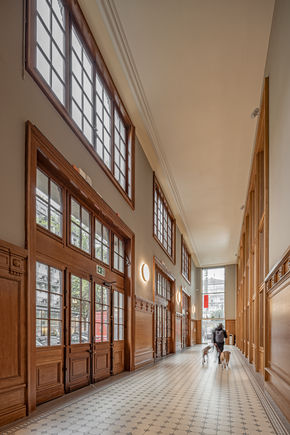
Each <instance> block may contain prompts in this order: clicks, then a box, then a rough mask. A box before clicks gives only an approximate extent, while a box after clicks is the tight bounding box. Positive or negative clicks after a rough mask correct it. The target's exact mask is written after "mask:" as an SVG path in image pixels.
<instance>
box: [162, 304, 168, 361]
mask: <svg viewBox="0 0 290 435" xmlns="http://www.w3.org/2000/svg"><path fill="white" fill-rule="evenodd" d="M166 331H167V316H166V307H165V306H162V307H161V335H162V337H161V356H165V355H166V354H167V338H166Z"/></svg>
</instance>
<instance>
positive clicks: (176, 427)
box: [2, 346, 287, 435]
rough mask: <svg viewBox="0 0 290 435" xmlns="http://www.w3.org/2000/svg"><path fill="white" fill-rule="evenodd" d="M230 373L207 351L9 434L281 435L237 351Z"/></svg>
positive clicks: (77, 400)
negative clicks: (204, 356) (205, 354)
mask: <svg viewBox="0 0 290 435" xmlns="http://www.w3.org/2000/svg"><path fill="white" fill-rule="evenodd" d="M231 356H232V358H231V361H230V367H229V369H224V370H223V369H222V368H221V366H218V365H217V362H216V361H215V355H214V354H213V353H212V354H211V355H210V360H209V363H208V364H205V365H204V366H202V365H201V346H195V347H194V348H191V349H188V350H186V351H184V352H182V353H179V354H177V355H174V356H170V357H169V358H166V359H165V360H163V361H160V362H158V363H157V364H155V365H154V366H153V367H149V368H147V369H144V370H142V371H139V372H136V373H133V374H129V375H126V376H123V377H121V378H117V379H116V380H115V381H113V382H110V383H109V384H107V385H105V386H104V385H102V384H100V386H98V384H96V385H95V386H91V387H89V388H87V389H86V390H82V393H81V396H79V397H76V396H71V395H67V396H66V397H65V398H64V399H61V401H54V402H52V403H51V405H50V407H49V410H47V405H46V408H45V406H44V407H43V408H42V409H43V412H42V410H41V407H39V408H38V415H36V416H32V417H30V418H28V419H26V420H25V421H22V423H19V424H18V425H16V426H13V427H11V428H9V429H8V430H6V431H5V432H2V433H3V434H12V433H13V434H17V435H24V434H57V435H58V434H63V435H64V434H102V435H103V434H104V435H105V434H114V433H121V434H134V435H135V434H136V435H137V434H138V435H139V434H144V433H146V435H147V434H176V435H179V434H188V433H193V434H201V435H217V434H221V435H224V434H245V435H246V434H259V433H262V434H263V435H266V434H275V433H287V432H280V431H278V432H276V431H275V429H274V428H273V426H272V424H271V422H270V420H269V418H268V416H267V413H266V411H265V409H264V406H263V405H262V402H261V400H262V399H261V400H260V398H259V397H258V395H257V393H256V389H255V388H254V385H253V379H252V380H251V381H250V378H249V376H250V373H249V372H248V371H247V370H246V369H245V368H244V363H243V360H242V358H241V357H240V356H239V355H238V351H237V350H236V349H234V348H232V355H231Z"/></svg>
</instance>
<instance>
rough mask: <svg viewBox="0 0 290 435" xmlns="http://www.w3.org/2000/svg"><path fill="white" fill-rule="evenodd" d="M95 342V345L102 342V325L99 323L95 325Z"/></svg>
mask: <svg viewBox="0 0 290 435" xmlns="http://www.w3.org/2000/svg"><path fill="white" fill-rule="evenodd" d="M98 314H99V313H98ZM95 341H96V342H97V343H99V342H101V341H102V324H101V323H96V324H95Z"/></svg>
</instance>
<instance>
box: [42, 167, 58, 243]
mask: <svg viewBox="0 0 290 435" xmlns="http://www.w3.org/2000/svg"><path fill="white" fill-rule="evenodd" d="M36 223H37V224H38V225H40V226H41V227H43V228H45V229H47V230H49V231H50V232H52V233H53V234H56V235H57V236H59V237H62V191H61V188H60V187H59V186H58V185H57V184H56V183H55V182H54V181H52V180H51V179H50V178H49V177H48V176H47V175H45V174H44V173H43V172H42V171H40V169H37V176H36Z"/></svg>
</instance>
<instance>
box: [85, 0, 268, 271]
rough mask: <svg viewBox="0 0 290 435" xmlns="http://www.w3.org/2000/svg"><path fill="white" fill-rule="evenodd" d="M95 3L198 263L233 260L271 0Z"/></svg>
mask: <svg viewBox="0 0 290 435" xmlns="http://www.w3.org/2000/svg"><path fill="white" fill-rule="evenodd" d="M96 1H97V5H98V8H99V9H100V10H101V12H102V14H103V15H102V16H103V19H104V22H105V23H106V27H107V30H108V32H109V34H110V36H111V38H112V40H113V41H114V49H115V51H116V52H117V56H118V59H119V62H121V65H122V68H123V70H126V71H125V73H126V78H127V80H128V81H129V84H130V91H131V93H132V95H133V96H134V98H135V104H136V106H137V107H138V110H139V113H141V118H142V122H143V126H142V125H141V123H140V119H139V120H137V119H136V123H137V129H136V131H137V135H138V137H139V139H141V143H142V146H143V148H144V151H145V152H146V154H147V156H148V157H149V159H150V161H151V164H152V166H153V168H154V169H155V170H157V175H158V176H159V178H160V179H161V183H162V182H164V184H166V186H164V187H165V191H166V193H168V195H169V196H170V198H169V200H171V201H170V202H171V203H174V202H175V204H172V208H173V210H174V211H175V213H176V214H177V215H178V219H179V220H181V221H182V223H183V228H184V231H186V232H187V240H188V243H189V244H190V245H191V248H192V250H193V251H194V252H195V254H196V257H197V260H198V263H199V265H200V266H208V265H220V264H230V263H235V262H236V257H235V254H236V252H237V246H238V241H239V235H240V229H241V223H242V214H243V212H242V211H241V210H240V208H241V206H242V204H243V203H244V201H245V197H246V191H247V185H248V178H249V170H250V164H251V155H252V150H253V144H254V138H255V130H256V119H255V120H253V119H251V116H250V115H251V112H252V111H253V109H254V108H255V107H257V106H259V101H260V94H261V88H262V84H263V73H264V66H265V60H266V54H267V47H268V40H269V33H270V28H271V21H272V14H273V6H274V0H96ZM81 3H82V6H85V3H86V2H85V1H82V2H81ZM89 21H92V18H90V19H89ZM103 48H104V49H105V52H106V53H107V54H108V53H109V51H108V50H107V49H106V47H105V45H104V47H103ZM101 49H102V47H101ZM105 59H106V57H105ZM108 66H109V68H110V67H111V68H113V71H111V72H112V75H113V77H114V75H115V77H117V81H118V70H117V69H116V70H114V68H115V66H114V63H113V62H112V61H111V66H110V65H108ZM114 71H115V72H114ZM115 77H114V79H115ZM117 86H118V83H117ZM125 103H126V102H125ZM128 105H129V106H130V107H131V112H130V114H132V115H133V116H132V118H134V116H135V115H136V110H133V109H132V107H133V106H132V101H131V100H130V101H129V102H128ZM130 107H129V111H130ZM136 116H137V115H136ZM133 121H134V119H133ZM144 130H146V133H147V135H148V136H149V138H150V140H151V145H149V141H146V140H144V141H142V135H144ZM152 143H153V148H154V151H155V154H156V156H157V160H159V164H157V163H156V161H157V160H156V158H155V160H154V158H153V157H152V155H153V154H152ZM150 146H151V148H150ZM154 166H155V167H154Z"/></svg>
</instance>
